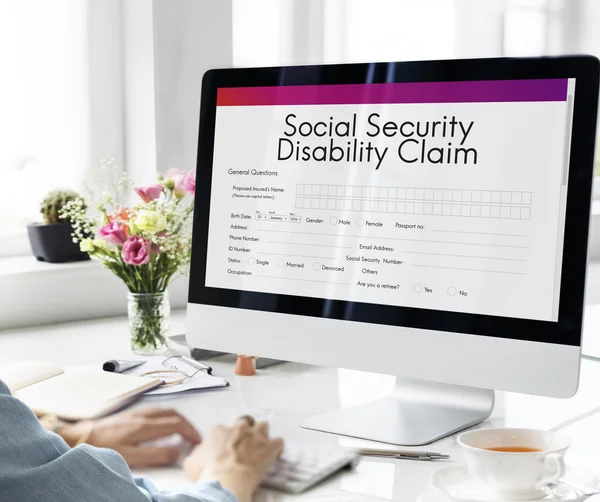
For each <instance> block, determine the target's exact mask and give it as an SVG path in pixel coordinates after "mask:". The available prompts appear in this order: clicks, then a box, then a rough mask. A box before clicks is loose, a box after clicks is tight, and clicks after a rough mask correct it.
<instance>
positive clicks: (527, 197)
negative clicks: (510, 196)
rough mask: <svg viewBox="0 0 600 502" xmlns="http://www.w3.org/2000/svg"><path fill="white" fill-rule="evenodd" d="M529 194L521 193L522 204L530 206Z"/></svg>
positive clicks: (530, 196)
mask: <svg viewBox="0 0 600 502" xmlns="http://www.w3.org/2000/svg"><path fill="white" fill-rule="evenodd" d="M531 198H532V195H531V192H523V204H527V205H529V204H531Z"/></svg>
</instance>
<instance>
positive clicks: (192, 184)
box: [181, 171, 196, 195]
mask: <svg viewBox="0 0 600 502" xmlns="http://www.w3.org/2000/svg"><path fill="white" fill-rule="evenodd" d="M181 188H182V189H183V190H184V191H185V192H187V193H189V194H190V195H194V192H195V191H196V173H195V172H193V171H190V172H189V173H185V174H184V176H183V178H182V179H181Z"/></svg>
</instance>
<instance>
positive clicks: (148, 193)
mask: <svg viewBox="0 0 600 502" xmlns="http://www.w3.org/2000/svg"><path fill="white" fill-rule="evenodd" d="M162 191H163V186H162V185H160V184H156V185H150V186H147V187H136V189H135V192H136V193H137V194H138V195H139V196H140V198H141V199H142V200H143V201H144V202H150V201H153V200H155V199H158V198H159V197H160V194H161V193H162Z"/></svg>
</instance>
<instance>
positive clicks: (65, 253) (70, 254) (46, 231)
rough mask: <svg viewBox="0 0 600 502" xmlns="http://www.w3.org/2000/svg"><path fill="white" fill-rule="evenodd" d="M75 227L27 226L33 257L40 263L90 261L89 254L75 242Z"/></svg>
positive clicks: (60, 224) (58, 225)
mask: <svg viewBox="0 0 600 502" xmlns="http://www.w3.org/2000/svg"><path fill="white" fill-rule="evenodd" d="M72 233H73V227H72V226H71V225H69V224H68V223H54V224H52V225H44V224H41V223H33V224H31V225H27V234H28V235H29V243H30V244H31V251H32V253H33V256H35V257H36V259H38V260H39V261H46V262H48V263H64V262H68V261H82V260H89V259H90V257H89V255H88V254H87V253H83V252H82V251H81V250H80V249H79V244H76V243H74V242H73V237H72V235H71V234H72Z"/></svg>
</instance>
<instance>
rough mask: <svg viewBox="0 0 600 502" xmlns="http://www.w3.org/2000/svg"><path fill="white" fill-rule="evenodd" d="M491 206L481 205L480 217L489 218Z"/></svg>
mask: <svg viewBox="0 0 600 502" xmlns="http://www.w3.org/2000/svg"><path fill="white" fill-rule="evenodd" d="M490 210H491V207H490V206H481V217H482V218H489V217H490V212H491V211H490Z"/></svg>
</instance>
